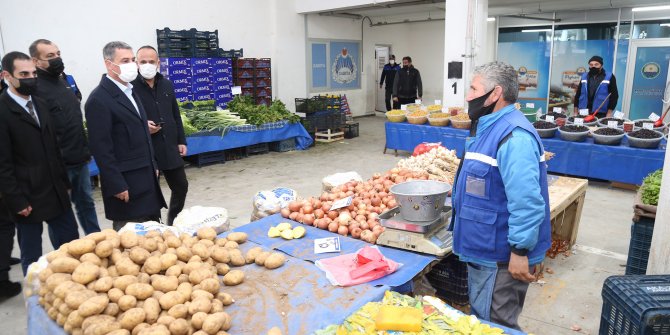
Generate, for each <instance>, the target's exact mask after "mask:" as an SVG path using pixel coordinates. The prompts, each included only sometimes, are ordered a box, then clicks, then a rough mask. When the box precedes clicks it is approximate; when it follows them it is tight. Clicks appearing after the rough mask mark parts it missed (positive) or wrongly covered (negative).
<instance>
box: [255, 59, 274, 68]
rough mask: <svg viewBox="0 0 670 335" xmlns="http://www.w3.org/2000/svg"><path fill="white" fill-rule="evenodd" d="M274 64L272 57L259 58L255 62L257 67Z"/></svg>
mask: <svg viewBox="0 0 670 335" xmlns="http://www.w3.org/2000/svg"><path fill="white" fill-rule="evenodd" d="M271 66H272V61H271V60H270V58H258V59H256V61H255V62H254V67H256V68H269V67H271Z"/></svg>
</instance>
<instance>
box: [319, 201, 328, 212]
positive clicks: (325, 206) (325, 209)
mask: <svg viewBox="0 0 670 335" xmlns="http://www.w3.org/2000/svg"><path fill="white" fill-rule="evenodd" d="M321 209H322V210H323V211H324V212H325V213H328V211H329V210H330V204H329V203H325V204H323V205H322V206H321Z"/></svg>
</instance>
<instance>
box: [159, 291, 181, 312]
mask: <svg viewBox="0 0 670 335" xmlns="http://www.w3.org/2000/svg"><path fill="white" fill-rule="evenodd" d="M185 301H186V297H184V296H183V295H182V294H181V293H179V292H178V291H172V292H168V293H165V294H164V295H163V296H162V297H161V298H160V299H158V303H159V304H160V305H161V307H162V308H163V309H164V310H169V309H170V308H172V307H173V306H174V305H179V304H183V303H184V302H185Z"/></svg>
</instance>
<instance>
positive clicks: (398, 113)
mask: <svg viewBox="0 0 670 335" xmlns="http://www.w3.org/2000/svg"><path fill="white" fill-rule="evenodd" d="M406 114H407V112H405V111H403V110H399V109H392V110H390V111H388V112H386V118H387V119H388V120H389V121H391V122H405V117H406Z"/></svg>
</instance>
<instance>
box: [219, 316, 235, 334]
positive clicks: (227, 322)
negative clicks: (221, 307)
mask: <svg viewBox="0 0 670 335" xmlns="http://www.w3.org/2000/svg"><path fill="white" fill-rule="evenodd" d="M221 313H222V314H223V318H224V320H223V326H221V329H222V330H224V331H228V330H230V327H231V326H232V325H233V323H232V322H233V318H232V317H231V316H230V315H228V313H224V312H221Z"/></svg>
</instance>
